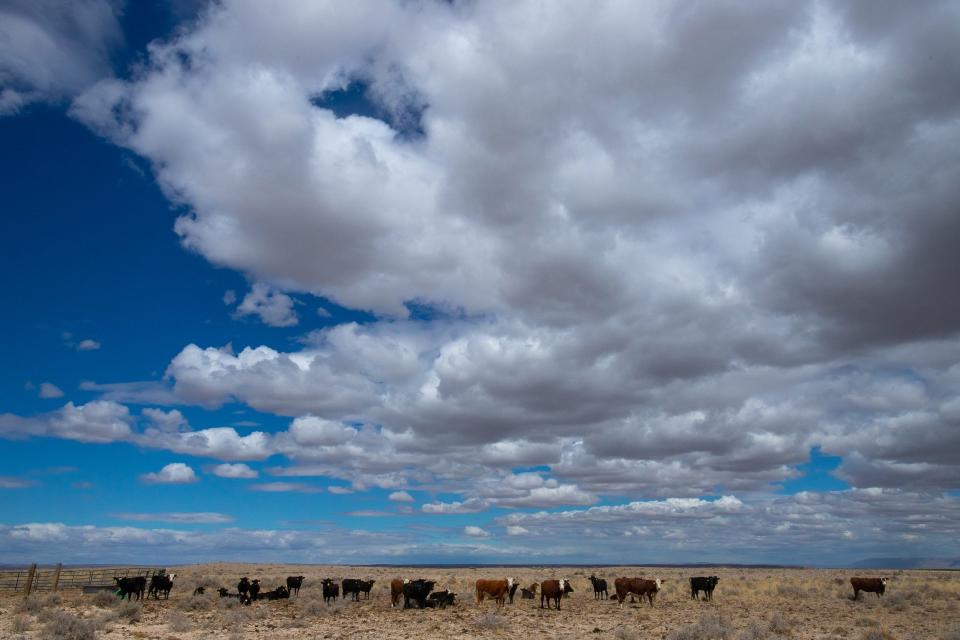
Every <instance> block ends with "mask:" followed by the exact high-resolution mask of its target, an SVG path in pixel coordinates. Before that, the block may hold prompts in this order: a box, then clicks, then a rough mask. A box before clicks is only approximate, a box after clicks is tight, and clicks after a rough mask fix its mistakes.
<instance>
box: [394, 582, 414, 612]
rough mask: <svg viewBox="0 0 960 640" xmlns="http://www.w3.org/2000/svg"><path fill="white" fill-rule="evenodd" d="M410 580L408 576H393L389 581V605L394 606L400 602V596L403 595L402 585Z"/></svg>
mask: <svg viewBox="0 0 960 640" xmlns="http://www.w3.org/2000/svg"><path fill="white" fill-rule="evenodd" d="M408 582H410V579H409V578H403V579H402V580H401V579H400V578H394V579H393V580H391V581H390V606H391V607H396V606H397V605H398V604H400V598H401V597H402V596H403V585H405V584H407V583H408Z"/></svg>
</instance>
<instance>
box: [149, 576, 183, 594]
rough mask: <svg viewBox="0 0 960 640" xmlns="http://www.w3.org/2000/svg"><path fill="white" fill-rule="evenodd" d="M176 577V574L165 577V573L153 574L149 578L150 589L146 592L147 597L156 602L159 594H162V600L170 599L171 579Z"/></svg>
mask: <svg viewBox="0 0 960 640" xmlns="http://www.w3.org/2000/svg"><path fill="white" fill-rule="evenodd" d="M176 577H177V574H175V573H171V574H169V575H167V574H166V573H158V574H155V575H154V576H153V577H152V578H150V588H149V589H148V590H147V597H148V598H149V597H150V596H153V597H154V598H155V599H156V600H159V599H160V592H161V591H162V592H163V599H164V600H169V599H170V590H171V589H173V579H174V578H176Z"/></svg>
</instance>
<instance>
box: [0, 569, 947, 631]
mask: <svg viewBox="0 0 960 640" xmlns="http://www.w3.org/2000/svg"><path fill="white" fill-rule="evenodd" d="M168 571H169V572H171V573H176V574H177V577H176V580H175V584H174V588H173V591H172V593H171V595H170V599H169V600H166V601H165V600H162V599H161V600H154V599H146V600H144V601H143V602H142V603H140V602H137V601H136V600H134V602H133V603H122V602H120V601H119V600H117V599H116V597H115V596H112V594H109V593H108V592H103V593H101V594H95V595H90V594H82V593H80V592H79V591H63V592H60V593H57V594H48V593H37V594H33V595H31V596H29V597H28V598H24V597H23V596H22V595H13V594H5V595H3V596H2V597H0V637H2V638H11V639H17V640H26V639H28V638H29V639H33V638H43V639H44V640H65V639H70V640H89V639H91V638H95V639H104V640H107V639H117V640H120V639H123V640H131V639H144V640H148V639H149V640H168V639H170V640H172V639H180V638H182V639H185V640H201V639H202V640H210V639H219V638H223V639H228V640H234V639H240V638H270V639H271V640H286V639H291V640H294V639H295V640H305V639H313V638H322V639H328V638H329V639H340V638H344V639H345V638H371V639H373V638H389V639H390V640H407V639H410V640H413V639H417V640H422V639H425V638H517V639H519V638H524V639H526V638H537V639H539V638H551V639H556V640H572V639H574V638H596V639H607V638H615V639H618V640H631V639H637V640H640V639H644V640H646V639H653V638H656V639H668V640H688V639H690V640H692V639H697V640H709V639H713V638H720V639H724V640H762V639H767V638H790V639H795V640H820V639H851V640H960V572H951V571H928V570H924V571H912V570H907V571H901V570H894V571H875V570H853V569H843V570H840V569H765V568H659V567H655V568H654V567H651V568H645V567H634V566H631V567H598V568H589V567H587V568H584V567H570V568H558V567H526V568H516V567H509V568H491V567H483V568H403V567H346V566H317V565H283V564H227V563H215V564H202V565H189V566H180V567H168ZM591 574H594V575H596V576H598V577H602V578H605V579H606V580H607V581H608V582H609V584H610V592H611V596H612V595H613V580H614V579H615V578H616V577H618V576H630V577H633V576H638V577H640V576H642V577H647V578H656V577H659V578H661V579H662V580H663V588H662V590H661V592H660V593H659V594H658V596H657V598H656V600H655V603H654V606H652V607H651V606H649V604H647V603H646V602H642V603H641V602H639V601H638V602H634V603H631V602H630V601H629V600H627V602H626V603H624V605H623V607H622V608H621V607H618V606H617V603H616V599H615V598H613V597H611V598H610V599H609V600H596V599H595V598H594V594H593V590H592V588H591V585H590V581H589V576H590V575H591ZM288 575H303V576H305V577H306V579H305V581H304V585H303V588H302V590H301V592H300V594H299V596H294V597H292V598H290V599H289V600H277V601H270V602H267V601H258V602H255V603H253V604H252V605H251V606H240V605H239V604H238V602H237V600H236V599H234V598H223V599H221V598H219V597H218V596H217V594H216V593H215V590H216V588H217V587H219V586H223V587H226V588H228V589H230V591H232V592H235V591H236V585H237V582H238V580H239V578H240V577H242V576H248V577H250V578H251V579H253V578H259V579H260V580H261V583H262V584H263V585H264V588H265V589H271V588H273V587H274V586H276V585H279V584H283V583H284V581H285V578H286V576H288ZM694 575H716V576H719V578H720V581H719V584H718V586H717V589H716V592H715V593H714V599H713V601H712V602H705V601H702V600H693V599H691V597H690V589H689V577H690V576H694ZM855 575H858V576H876V577H879V576H886V577H887V578H888V585H887V591H886V593H885V594H884V596H883V597H881V598H878V597H876V596H875V595H874V594H861V596H860V599H859V600H857V601H854V600H853V593H852V589H851V587H850V577H852V576H855ZM507 576H513V577H516V578H518V579H519V582H520V584H521V585H522V586H525V587H528V586H529V585H530V584H532V583H534V582H539V581H541V580H544V579H548V578H561V577H564V578H567V579H569V580H570V581H571V583H572V585H573V588H574V592H573V593H571V594H569V596H568V597H567V598H564V600H563V602H562V610H560V611H557V610H555V609H550V610H547V609H541V608H540V599H539V597H537V598H536V599H534V600H529V599H527V600H524V599H521V598H520V592H519V591H518V592H517V594H516V598H515V600H514V602H513V604H507V605H506V606H504V607H502V608H498V607H497V606H496V604H495V603H494V602H492V601H489V600H487V601H485V602H483V603H482V604H478V603H477V602H476V601H475V597H474V583H475V581H476V580H477V578H481V577H483V578H501V577H507ZM326 577H330V578H335V579H337V580H340V579H342V578H348V577H353V578H364V579H374V580H376V583H375V585H374V587H373V590H372V592H371V594H370V599H369V600H360V601H359V602H353V601H350V600H349V599H348V600H346V601H345V600H343V599H341V600H338V601H337V602H336V603H334V604H325V603H324V602H323V599H322V596H321V589H320V581H321V579H323V578H326ZM396 577H406V578H413V579H416V578H425V579H430V580H435V581H436V582H437V589H442V588H448V589H450V590H452V591H454V592H456V593H457V594H458V598H457V604H456V605H455V606H452V607H448V608H446V609H442V610H441V609H425V610H417V609H408V610H403V609H402V608H396V609H394V608H391V606H390V580H391V579H392V578H396ZM200 585H203V586H205V587H206V593H205V594H203V595H194V594H193V591H194V589H195V588H196V587H197V586H200Z"/></svg>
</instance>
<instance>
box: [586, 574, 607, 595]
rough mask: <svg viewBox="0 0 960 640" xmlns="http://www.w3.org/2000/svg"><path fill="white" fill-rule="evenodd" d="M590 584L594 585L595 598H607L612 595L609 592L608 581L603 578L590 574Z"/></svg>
mask: <svg viewBox="0 0 960 640" xmlns="http://www.w3.org/2000/svg"><path fill="white" fill-rule="evenodd" d="M590 584H592V585H593V599H594V600H606V599H607V598H609V597H610V594H608V593H607V581H606V580H604V579H603V578H598V577H596V576H590Z"/></svg>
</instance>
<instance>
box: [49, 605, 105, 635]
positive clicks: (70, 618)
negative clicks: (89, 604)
mask: <svg viewBox="0 0 960 640" xmlns="http://www.w3.org/2000/svg"><path fill="white" fill-rule="evenodd" d="M96 635H97V625H95V624H94V623H93V622H92V621H90V620H82V619H80V618H78V617H76V616H74V615H71V614H69V613H66V612H65V611H55V612H53V613H51V614H50V615H49V616H48V618H47V621H46V623H45V624H44V626H43V638H44V639H45V640H95V638H96Z"/></svg>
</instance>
